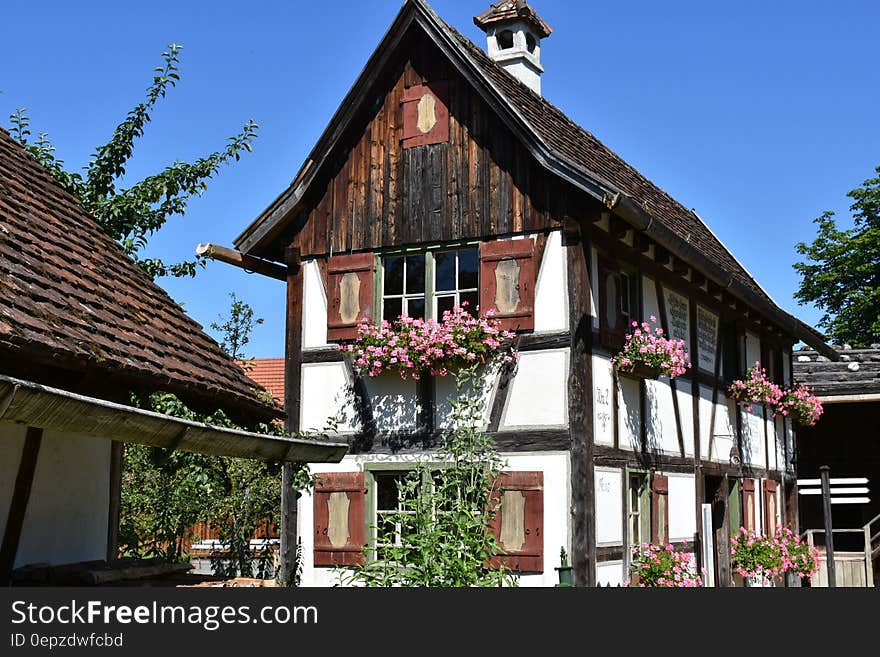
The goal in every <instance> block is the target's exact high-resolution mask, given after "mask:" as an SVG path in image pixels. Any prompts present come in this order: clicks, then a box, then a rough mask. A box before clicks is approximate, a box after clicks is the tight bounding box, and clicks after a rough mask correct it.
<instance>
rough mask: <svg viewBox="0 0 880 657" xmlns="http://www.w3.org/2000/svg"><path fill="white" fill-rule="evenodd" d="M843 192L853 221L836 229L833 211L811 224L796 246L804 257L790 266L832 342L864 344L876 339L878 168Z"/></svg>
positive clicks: (801, 295) (801, 296)
mask: <svg viewBox="0 0 880 657" xmlns="http://www.w3.org/2000/svg"><path fill="white" fill-rule="evenodd" d="M876 173H877V174H878V177H876V178H870V179H868V180H866V181H865V182H864V183H862V186H861V187H858V188H856V189H854V190H852V191H851V192H849V194H847V196H849V197H850V198H851V199H853V204H852V205H851V206H850V210H851V211H852V213H853V220H854V225H853V227H852V228H850V229H848V230H843V229H841V228H838V226H837V223H836V222H835V220H834V213H833V212H825V213H824V214H823V215H822V216H821V217H819V218H817V219H816V220H815V221H814V223H815V224H816V225H817V226H818V236H817V237H816V239H815V240H813V242H812V243H811V244H805V243H803V242H801V243H799V244H798V245H797V247H796V248H797V252H798V253H799V254H800V255H802V256H805V259H804V262H798V263H796V264H795V265H794V268H795V270H797V272H798V273H799V274H800V275H801V281H800V285H799V288H798V291H797V292H796V293H795V298H797V299H798V300H799V301H800V302H802V303H808V302H811V303H814V304H815V305H816V306H817V307H818V308H820V309H822V310H823V311H824V312H825V314H824V315H823V316H822V318H821V319H820V321H819V325H820V326H822V327H823V328H824V329H825V330H826V332H827V334H828V336H829V337H830V338H831V339H832V340H833V341H835V342H838V343H846V344H850V345H852V346H854V347H864V346H868V345H870V344H872V343H876V342H880V167H877V169H876Z"/></svg>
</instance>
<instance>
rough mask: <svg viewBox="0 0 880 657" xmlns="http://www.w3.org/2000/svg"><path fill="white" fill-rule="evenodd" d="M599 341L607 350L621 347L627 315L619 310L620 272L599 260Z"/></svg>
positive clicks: (604, 261)
mask: <svg viewBox="0 0 880 657" xmlns="http://www.w3.org/2000/svg"><path fill="white" fill-rule="evenodd" d="M597 270H598V271H597V273H598V275H599V281H598V287H599V308H598V311H599V340H600V341H601V342H602V344H603V345H604V346H606V347H608V348H609V349H620V348H622V347H623V343H624V340H625V337H624V336H625V334H626V332H627V331H628V330H629V329H630V328H631V327H629V326H627V324H626V323H627V317H628V315H626V314H624V312H623V309H622V308H621V302H622V298H623V290H622V289H621V286H622V285H623V279H622V277H621V275H620V272H619V271H617V269H616V268H615V267H614V266H613V265H612V264H611V263H610V262H608V261H607V260H605V259H603V258H599V262H598V263H597Z"/></svg>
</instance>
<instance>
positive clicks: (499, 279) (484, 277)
mask: <svg viewBox="0 0 880 657" xmlns="http://www.w3.org/2000/svg"><path fill="white" fill-rule="evenodd" d="M489 310H492V311H493V312H494V313H495V317H496V318H497V319H499V320H501V328H502V329H504V330H507V331H516V330H522V331H530V330H533V329H534V328H535V243H534V241H533V240H531V239H529V238H526V239H521V240H498V241H494V242H483V243H482V244H480V312H481V314H485V313H486V312H487V311H489Z"/></svg>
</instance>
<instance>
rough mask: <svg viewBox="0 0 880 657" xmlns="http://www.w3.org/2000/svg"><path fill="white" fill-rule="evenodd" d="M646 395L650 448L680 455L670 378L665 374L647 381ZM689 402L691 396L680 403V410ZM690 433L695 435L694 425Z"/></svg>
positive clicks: (647, 432) (647, 433)
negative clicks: (683, 402) (655, 379)
mask: <svg viewBox="0 0 880 657" xmlns="http://www.w3.org/2000/svg"><path fill="white" fill-rule="evenodd" d="M645 397H646V401H647V405H646V412H647V416H648V417H647V426H646V429H647V431H646V435H647V440H648V447H649V449H652V450H661V451H663V452H667V453H669V454H677V455H679V456H680V455H681V450H680V449H679V445H678V429H677V427H676V423H675V407H674V406H673V403H672V387H671V386H670V385H669V379H668V378H667V377H665V376H664V377H661V378H660V379H658V380H657V381H651V380H649V381H645ZM689 403H690V401H689V398H688V400H687V402H686V403H685V404H681V403H680V404H679V410H680V411H681V410H683V409H682V408H681V407H682V406H683V405H687V404H689ZM690 433H691V435H693V427H691V432H690ZM691 440H693V438H691Z"/></svg>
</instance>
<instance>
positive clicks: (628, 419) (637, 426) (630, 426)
mask: <svg viewBox="0 0 880 657" xmlns="http://www.w3.org/2000/svg"><path fill="white" fill-rule="evenodd" d="M640 400H641V397H640V391H639V382H638V381H636V380H635V379H630V378H627V377H624V376H622V377H618V379H617V431H618V439H619V444H618V446H619V447H620V449H627V450H630V451H639V450H640V449H641V421H642V406H641V401H640Z"/></svg>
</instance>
